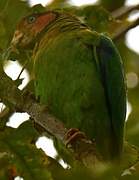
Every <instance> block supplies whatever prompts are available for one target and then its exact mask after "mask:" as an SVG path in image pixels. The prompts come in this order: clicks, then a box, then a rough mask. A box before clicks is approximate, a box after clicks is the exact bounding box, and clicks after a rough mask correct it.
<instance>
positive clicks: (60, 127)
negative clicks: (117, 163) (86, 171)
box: [0, 69, 100, 166]
mask: <svg viewBox="0 0 139 180" xmlns="http://www.w3.org/2000/svg"><path fill="white" fill-rule="evenodd" d="M0 98H1V100H2V101H3V102H4V103H9V104H10V105H12V108H14V109H15V111H17V110H19V111H20V112H27V113H28V114H29V115H30V116H31V117H32V118H33V120H34V121H35V123H37V124H38V125H40V126H41V127H42V128H43V129H45V130H46V131H47V132H49V133H50V134H52V135H53V136H55V137H56V138H57V139H58V140H60V141H61V142H62V143H63V144H64V145H65V144H66V141H65V135H66V133H67V131H68V129H66V128H65V127H64V124H63V123H62V122H61V121H59V120H58V119H57V118H55V117H54V116H52V115H51V114H49V112H48V110H47V108H46V107H44V106H42V105H40V104H39V103H37V102H36V101H35V100H34V99H33V98H31V96H29V95H27V94H23V93H22V91H20V90H19V89H18V88H17V87H16V85H15V83H14V81H12V80H11V79H10V78H9V77H8V76H7V75H6V74H5V72H4V71H3V69H0ZM70 150H71V151H72V152H73V155H74V157H75V158H76V159H78V160H80V161H81V162H83V164H84V165H86V166H94V165H96V162H98V161H99V160H100V156H99V155H98V153H97V151H96V146H95V143H93V142H92V141H90V140H89V139H87V138H80V139H78V141H75V142H74V143H72V144H71V146H70Z"/></svg>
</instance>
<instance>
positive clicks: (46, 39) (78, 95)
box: [11, 11, 126, 160]
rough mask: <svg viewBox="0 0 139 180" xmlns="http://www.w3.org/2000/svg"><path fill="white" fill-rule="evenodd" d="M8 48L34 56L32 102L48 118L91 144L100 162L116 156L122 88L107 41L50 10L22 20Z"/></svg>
mask: <svg viewBox="0 0 139 180" xmlns="http://www.w3.org/2000/svg"><path fill="white" fill-rule="evenodd" d="M11 46H12V47H13V48H15V49H18V50H19V52H20V50H23V49H24V50H31V51H32V63H33V75H34V82H35V92H36V97H39V99H40V102H41V103H42V104H44V105H46V106H48V107H49V111H50V113H52V114H53V115H54V116H56V117H57V118H58V119H60V120H61V121H62V122H63V123H64V124H65V126H66V127H67V128H78V129H79V130H81V131H83V132H85V134H86V135H87V136H88V137H89V138H90V139H93V140H95V142H96V146H97V150H98V152H99V153H100V154H101V155H102V157H103V158H104V159H106V160H112V159H115V158H118V157H120V156H121V154H122V151H123V139H124V122H125V116H126V88H125V79H124V73H123V66H122V62H121V57H120V55H119V53H118V51H117V49H116V47H115V45H114V44H113V42H112V41H111V39H109V38H108V37H107V36H105V35H104V34H99V33H97V32H95V31H92V30H91V29H90V28H89V27H88V26H87V25H85V24H84V23H83V22H81V21H80V20H79V19H78V18H77V17H75V16H73V15H71V14H68V13H65V12H58V11H48V12H43V13H34V14H31V15H28V16H27V17H24V18H23V19H22V20H21V21H20V22H19V24H18V25H17V29H16V31H15V33H14V36H13V39H12V42H11Z"/></svg>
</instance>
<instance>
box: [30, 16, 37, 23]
mask: <svg viewBox="0 0 139 180" xmlns="http://www.w3.org/2000/svg"><path fill="white" fill-rule="evenodd" d="M35 21H36V17H35V16H30V17H28V23H29V24H31V23H34V22H35Z"/></svg>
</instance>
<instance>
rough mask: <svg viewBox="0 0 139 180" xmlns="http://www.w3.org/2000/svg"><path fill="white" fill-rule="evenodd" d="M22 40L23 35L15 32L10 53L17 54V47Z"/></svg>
mask: <svg viewBox="0 0 139 180" xmlns="http://www.w3.org/2000/svg"><path fill="white" fill-rule="evenodd" d="M22 38H23V33H22V32H21V31H18V30H16V31H15V33H14V36H13V39H12V41H11V45H10V48H11V52H13V53H16V54H19V51H18V49H17V45H18V44H19V43H20V41H21V39H22Z"/></svg>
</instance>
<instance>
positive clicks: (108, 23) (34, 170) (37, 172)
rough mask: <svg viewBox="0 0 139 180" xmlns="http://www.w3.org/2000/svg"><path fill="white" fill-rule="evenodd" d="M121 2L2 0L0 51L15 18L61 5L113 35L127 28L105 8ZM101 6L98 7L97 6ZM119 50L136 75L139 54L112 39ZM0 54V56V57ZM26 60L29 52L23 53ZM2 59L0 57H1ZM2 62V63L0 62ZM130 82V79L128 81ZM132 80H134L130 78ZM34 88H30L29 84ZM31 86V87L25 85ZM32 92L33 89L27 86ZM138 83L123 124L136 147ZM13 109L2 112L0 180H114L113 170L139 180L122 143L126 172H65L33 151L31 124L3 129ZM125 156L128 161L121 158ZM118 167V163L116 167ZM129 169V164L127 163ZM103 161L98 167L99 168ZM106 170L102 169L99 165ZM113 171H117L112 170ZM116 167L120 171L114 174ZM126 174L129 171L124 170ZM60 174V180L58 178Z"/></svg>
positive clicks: (130, 150) (133, 154)
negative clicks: (19, 179)
mask: <svg viewBox="0 0 139 180" xmlns="http://www.w3.org/2000/svg"><path fill="white" fill-rule="evenodd" d="M124 3H125V0H117V1H115V2H113V1H112V0H101V1H99V5H91V6H83V7H72V6H70V5H69V4H68V1H67V0H62V1H61V0H54V1H52V3H51V4H49V5H48V6H46V7H42V6H41V5H37V6H35V7H33V8H31V7H30V6H29V3H28V0H24V1H21V0H0V53H1V52H3V51H4V50H5V49H6V48H7V47H8V43H9V42H10V40H11V37H12V34H13V31H14V29H15V27H16V24H17V22H18V20H19V19H20V18H21V17H23V16H25V15H27V14H29V13H31V12H32V11H33V12H35V11H38V12H43V11H45V10H50V9H55V8H56V9H61V8H62V9H61V10H62V11H67V12H69V13H72V14H75V15H77V16H78V17H79V18H80V19H82V20H83V21H85V23H86V24H87V25H88V26H90V28H92V29H93V30H96V31H98V32H103V33H107V34H109V36H111V37H112V36H113V34H115V33H116V32H117V31H119V29H120V28H121V26H122V27H123V26H127V25H128V23H129V22H127V19H126V17H124V19H122V20H121V21H119V20H118V21H117V20H115V19H114V18H113V17H112V15H111V13H109V11H108V10H110V11H113V10H116V9H117V8H119V7H121V6H123V5H124ZM100 5H102V6H103V7H104V8H106V9H104V8H103V7H102V6H100ZM115 43H116V44H117V47H118V49H119V51H120V54H121V56H122V58H123V61H124V65H125V71H126V73H130V72H132V73H134V74H135V75H136V76H137V79H138V78H139V61H138V60H139V54H137V53H135V52H134V51H132V50H131V49H129V48H128V47H127V45H126V43H125V37H124V36H123V37H122V38H120V39H117V40H116V41H115ZM0 57H1V56H0ZM17 58H19V61H20V58H22V59H24V61H23V63H25V62H26V58H27V55H26V54H24V52H23V54H22V57H21V56H20V57H17ZM0 61H1V59H0ZM0 63H1V62H0ZM30 66H31V65H29V67H27V70H28V72H29V73H30V71H31V67H30ZM0 69H1V66H0ZM127 81H128V79H127ZM133 81H134V79H133ZM31 87H32V86H31ZM29 88H30V87H29ZM31 91H32V90H31ZM138 97H139V83H137V85H136V86H135V87H133V88H128V100H129V102H130V103H131V105H132V112H131V114H130V116H129V118H128V121H127V123H126V134H125V137H126V140H128V142H129V143H131V144H134V145H136V146H137V147H139V141H138V139H139V110H138V107H139V98H138ZM13 111H14V110H11V111H10V112H9V113H8V114H7V113H6V115H3V112H2V113H0V121H1V122H0V127H1V128H0V179H2V180H5V179H13V178H14V177H16V176H21V177H24V178H25V179H27V180H28V179H29V180H30V179H39V180H41V179H92V178H97V179H102V177H103V179H115V177H114V174H116V175H117V174H118V176H117V177H118V178H119V179H138V178H139V173H138V172H139V163H138V157H139V155H138V150H137V149H136V148H135V147H131V146H130V145H128V144H125V156H124V157H123V158H124V159H123V163H122V164H121V166H120V167H121V169H122V170H123V169H125V168H127V171H125V174H124V175H123V176H120V175H121V174H122V173H123V172H121V170H117V169H116V167H115V166H114V168H113V167H112V166H110V168H107V170H106V171H103V173H102V172H100V171H99V172H98V174H101V173H102V176H101V177H100V176H99V177H98V176H97V177H94V175H93V173H92V172H93V170H92V169H91V170H90V169H89V170H88V169H86V168H84V167H82V166H81V167H76V168H74V169H71V170H68V169H67V170H66V171H65V170H64V169H63V168H62V167H61V166H60V165H59V163H57V162H56V161H55V160H53V159H51V158H49V157H48V156H46V155H45V154H44V153H43V152H42V151H40V150H38V149H36V147H35V145H34V143H35V141H36V140H37V138H38V137H39V134H38V133H37V132H36V130H34V127H33V126H32V124H31V122H26V123H24V124H23V125H21V126H20V127H19V128H18V129H13V128H9V127H6V121H7V120H8V118H9V116H10V115H11V114H12V113H13ZM125 160H126V161H125ZM116 166H118V165H116ZM130 166H131V167H132V166H133V167H132V168H129V167H130ZM101 167H102V166H101V165H100V166H99V167H98V169H101ZM102 169H103V170H104V169H105V168H104V167H103V168H102ZM115 171H116V172H115ZM117 171H118V173H117ZM126 172H127V173H126ZM61 177H62V178H61Z"/></svg>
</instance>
